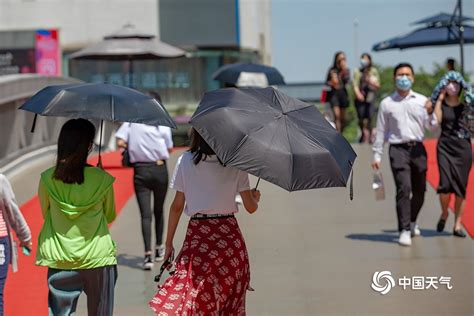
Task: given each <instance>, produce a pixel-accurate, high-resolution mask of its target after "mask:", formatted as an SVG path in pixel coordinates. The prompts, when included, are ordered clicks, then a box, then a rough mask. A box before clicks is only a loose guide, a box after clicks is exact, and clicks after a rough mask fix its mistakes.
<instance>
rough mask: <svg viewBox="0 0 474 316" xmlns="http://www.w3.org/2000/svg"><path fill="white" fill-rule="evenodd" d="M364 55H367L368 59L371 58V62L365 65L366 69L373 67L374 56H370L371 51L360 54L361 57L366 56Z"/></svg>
mask: <svg viewBox="0 0 474 316" xmlns="http://www.w3.org/2000/svg"><path fill="white" fill-rule="evenodd" d="M364 57H367V59H368V60H369V64H368V65H367V66H365V67H364V69H370V68H372V56H370V54H369V53H363V54H362V55H360V58H361V59H362V58H364Z"/></svg>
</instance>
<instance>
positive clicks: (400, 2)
mask: <svg viewBox="0 0 474 316" xmlns="http://www.w3.org/2000/svg"><path fill="white" fill-rule="evenodd" d="M456 1H457V0H272V64H273V66H274V67H276V68H278V69H279V70H280V72H281V73H282V74H283V76H284V77H285V80H286V82H287V83H292V82H314V81H323V80H324V79H325V76H326V72H327V69H328V68H329V66H330V65H331V64H332V60H333V56H334V53H335V52H336V51H338V50H342V51H344V52H345V53H346V55H347V57H348V62H349V66H350V68H354V67H358V66H359V56H360V54H361V53H363V52H369V53H370V54H371V55H372V60H373V62H375V63H378V64H381V65H383V66H391V65H392V66H393V65H395V64H397V63H398V62H402V61H406V62H410V63H411V64H412V65H413V66H414V67H415V69H419V68H420V67H423V68H424V69H425V70H428V71H430V70H432V69H433V64H434V63H435V62H437V63H441V64H444V62H445V60H446V58H447V57H454V58H455V59H456V60H457V61H458V62H459V56H460V53H459V46H440V47H434V48H410V49H406V50H398V49H397V50H388V51H382V52H372V51H371V48H372V45H373V44H375V43H377V42H380V41H383V40H386V39H389V38H392V37H395V36H398V35H402V34H405V33H408V32H410V31H412V30H414V29H415V28H416V27H415V26H410V23H412V22H414V21H416V20H420V19H422V18H425V17H428V16H432V15H435V14H438V13H440V12H446V13H452V12H453V11H454V8H455V5H456ZM463 15H466V16H471V17H474V0H463ZM356 19H357V21H358V27H357V28H354V20H356ZM471 24H474V23H471ZM354 29H356V30H357V31H356V32H355V31H354ZM354 34H356V35H354ZM355 38H357V40H355ZM356 43H357V48H358V53H359V54H358V56H357V57H356ZM464 63H465V70H466V72H469V73H471V75H474V44H468V45H466V46H465V47H464Z"/></svg>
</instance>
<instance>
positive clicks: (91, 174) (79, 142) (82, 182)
mask: <svg viewBox="0 0 474 316" xmlns="http://www.w3.org/2000/svg"><path fill="white" fill-rule="evenodd" d="M94 135H95V127H94V125H93V124H92V123H91V122H89V121H87V120H84V119H73V120H70V121H68V122H66V123H65V124H64V126H63V127H62V129H61V132H60V134H59V139H58V154H57V162H56V166H55V167H53V168H50V169H48V170H46V171H44V172H43V173H42V174H41V180H40V183H39V193H38V195H39V199H40V203H41V209H42V214H43V218H44V224H43V228H42V229H41V233H40V235H39V237H38V251H37V258H36V264H37V265H41V266H47V267H48V288H49V294H48V306H49V312H50V314H51V315H70V314H74V313H75V309H76V305H77V300H78V298H79V295H80V294H81V293H82V291H84V292H85V293H86V294H87V309H88V314H89V315H105V316H106V315H112V314H113V304H114V286H115V282H116V279H117V259H116V247H115V243H114V241H113V240H112V237H111V236H110V232H109V229H108V226H107V224H109V223H111V222H112V221H113V220H114V219H115V216H116V214H115V202H114V191H113V187H112V184H113V182H114V178H113V177H112V176H111V175H109V174H108V173H107V172H105V171H103V170H102V169H99V168H95V167H91V166H89V165H87V162H86V161H87V156H88V154H89V153H90V151H91V150H92V144H93V143H92V142H93V139H94Z"/></svg>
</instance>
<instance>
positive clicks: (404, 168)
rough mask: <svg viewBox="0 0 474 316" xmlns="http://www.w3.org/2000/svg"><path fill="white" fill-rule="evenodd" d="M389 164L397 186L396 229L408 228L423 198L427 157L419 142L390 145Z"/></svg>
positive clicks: (415, 216) (414, 219) (416, 214)
mask: <svg viewBox="0 0 474 316" xmlns="http://www.w3.org/2000/svg"><path fill="white" fill-rule="evenodd" d="M389 155H390V166H391V167H392V173H393V177H394V179H395V185H396V187H397V195H396V201H397V217H398V231H402V230H410V222H416V219H417V217H418V213H419V212H420V209H421V207H422V206H423V202H424V200H425V191H426V170H427V161H426V160H427V159H426V150H425V146H424V145H423V143H421V142H411V143H406V144H397V145H390V151H389Z"/></svg>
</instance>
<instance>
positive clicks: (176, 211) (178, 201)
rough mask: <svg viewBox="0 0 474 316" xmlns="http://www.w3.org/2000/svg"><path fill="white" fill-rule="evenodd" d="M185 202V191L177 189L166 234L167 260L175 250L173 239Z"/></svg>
mask: <svg viewBox="0 0 474 316" xmlns="http://www.w3.org/2000/svg"><path fill="white" fill-rule="evenodd" d="M184 203H185V196H184V193H183V192H180V191H176V194H175V196H174V200H173V203H171V207H170V214H169V218H168V232H167V234H166V242H165V247H166V249H165V258H164V260H165V261H166V260H167V259H168V258H169V257H170V256H171V254H172V253H173V251H174V247H173V239H174V235H175V233H176V228H177V227H178V223H179V219H180V217H181V214H182V213H183V209H184Z"/></svg>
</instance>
